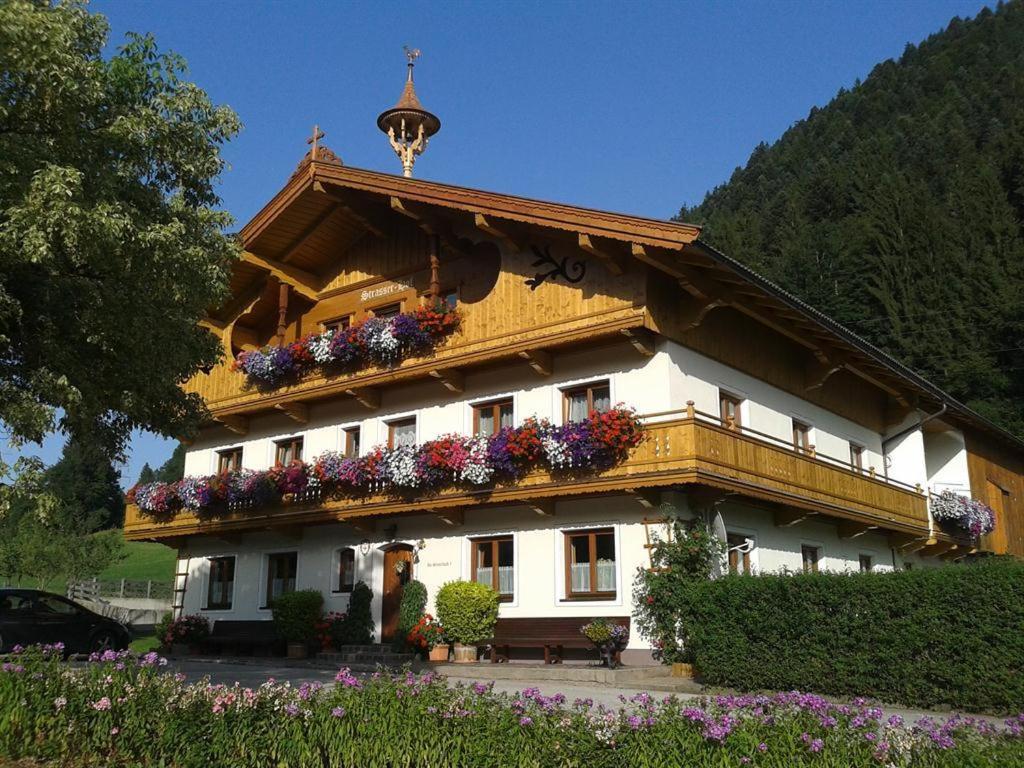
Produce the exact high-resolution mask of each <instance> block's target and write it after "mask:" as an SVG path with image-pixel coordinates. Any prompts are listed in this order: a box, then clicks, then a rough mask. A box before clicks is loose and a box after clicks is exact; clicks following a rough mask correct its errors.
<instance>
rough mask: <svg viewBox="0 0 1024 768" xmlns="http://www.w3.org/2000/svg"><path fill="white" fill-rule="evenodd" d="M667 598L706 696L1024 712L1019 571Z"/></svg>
mask: <svg viewBox="0 0 1024 768" xmlns="http://www.w3.org/2000/svg"><path fill="white" fill-rule="evenodd" d="M666 594H668V593H666ZM671 596H672V599H673V600H675V601H676V603H675V605H674V611H675V613H676V615H677V616H678V619H679V623H680V626H681V627H682V635H683V637H682V641H683V643H684V645H686V646H687V647H688V648H689V650H690V651H691V652H692V655H693V660H694V662H695V663H696V665H697V668H698V669H699V671H700V674H701V675H702V677H703V679H704V682H706V683H709V684H712V685H722V686H729V687H733V688H739V689H742V690H761V689H767V690H792V689H800V690H814V691H818V692H820V693H830V694H852V695H857V696H873V697H877V698H880V699H883V700H886V701H896V702H901V703H904V704H912V705H916V706H934V705H940V704H945V705H949V706H953V707H957V708H962V709H966V710H968V711H974V712H982V711H986V712H1006V711H1014V712H1016V711H1019V710H1021V709H1024V564H1022V563H1017V562H1013V561H1006V560H1001V559H1000V560H992V561H987V562H978V563H975V564H972V565H959V566H947V567H944V568H937V569H930V570H929V569H922V570H915V571H900V572H895V573H867V574H837V573H821V574H807V575H803V574H800V575H768V576H732V577H727V578H723V579H720V580H717V581H686V582H685V583H683V584H681V585H680V586H679V588H678V589H677V590H675V591H673V592H672V593H671Z"/></svg>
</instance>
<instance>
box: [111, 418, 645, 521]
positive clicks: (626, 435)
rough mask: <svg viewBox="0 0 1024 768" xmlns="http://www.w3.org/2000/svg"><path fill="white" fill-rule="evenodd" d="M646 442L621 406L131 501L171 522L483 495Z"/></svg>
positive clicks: (164, 489)
mask: <svg viewBox="0 0 1024 768" xmlns="http://www.w3.org/2000/svg"><path fill="white" fill-rule="evenodd" d="M642 439H643V426H642V425H641V423H640V420H639V418H638V417H637V415H636V413H635V412H634V411H633V410H632V409H628V408H625V407H623V406H622V405H618V406H616V407H615V408H613V409H611V410H609V411H606V412H603V413H598V412H593V413H591V414H590V415H589V417H588V418H586V419H584V420H582V421H574V422H569V423H567V424H563V425H561V426H555V425H553V424H551V423H550V422H548V421H547V420H543V419H541V420H538V419H526V421H525V422H524V423H523V424H522V425H521V426H518V427H505V428H504V429H501V430H499V431H498V432H496V433H495V434H493V435H491V436H489V437H484V436H476V437H466V436H464V435H443V436H441V437H439V438H437V439H436V440H430V441H428V442H426V443H423V444H421V445H418V446H399V447H395V448H387V447H384V446H377V447H376V448H374V449H373V450H371V451H370V452H369V453H368V454H366V455H364V456H358V457H345V456H343V455H341V454H339V453H336V452H331V451H329V452H327V453H324V454H321V455H320V456H319V457H317V458H316V459H315V460H314V461H313V462H310V463H304V462H294V463H292V464H290V465H288V466H282V467H273V468H271V469H268V470H265V471H254V470H247V469H243V470H240V471H235V472H226V473H223V474H220V475H209V476H205V477H186V478H184V479H182V480H179V481H178V482H176V483H160V482H157V483H146V484H142V485H138V486H136V487H134V488H132V489H131V490H130V491H129V492H128V501H129V503H134V504H136V505H137V506H138V507H139V509H140V510H141V511H142V512H143V513H144V514H147V515H149V516H151V517H155V518H158V519H166V518H169V517H171V516H173V515H174V514H175V513H176V512H177V511H178V510H181V509H189V510H192V511H194V512H196V513H197V514H199V515H214V514H217V513H218V512H223V511H226V510H227V509H228V507H229V506H231V505H238V506H249V507H255V506H261V505H265V504H271V503H275V502H277V501H279V500H280V499H281V498H282V497H283V496H286V495H289V494H302V493H305V492H306V491H309V490H313V489H315V490H317V491H319V492H320V493H322V494H323V495H326V496H336V497H345V496H348V497H362V496H367V495H369V494H372V493H388V494H392V495H397V496H405V495H408V494H410V493H416V494H425V493H431V492H437V491H439V490H441V489H443V488H445V487H453V486H468V487H474V488H479V487H481V486H487V485H489V484H492V483H501V482H514V481H516V480H517V479H519V478H520V477H522V476H523V475H524V474H526V473H527V472H528V471H530V470H531V469H534V468H540V467H545V468H547V469H549V470H551V471H553V472H572V471H587V472H593V471H601V470H604V469H608V468H610V467H612V466H615V465H616V464H618V463H620V462H622V461H623V460H625V459H626V457H627V456H628V454H629V451H630V449H631V448H634V447H635V446H636V445H638V444H639V443H640V441H641V440H642Z"/></svg>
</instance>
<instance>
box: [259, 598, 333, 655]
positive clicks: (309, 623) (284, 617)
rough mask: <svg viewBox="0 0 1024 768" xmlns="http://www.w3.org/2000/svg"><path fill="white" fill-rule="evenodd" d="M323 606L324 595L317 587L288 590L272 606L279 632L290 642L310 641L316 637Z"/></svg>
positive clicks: (275, 624)
mask: <svg viewBox="0 0 1024 768" xmlns="http://www.w3.org/2000/svg"><path fill="white" fill-rule="evenodd" d="M323 608H324V596H323V595H321V594H320V593H319V592H318V591H317V590H315V589H301V590H299V591H297V592H288V593H287V594H284V595H281V596H280V597H279V598H277V599H276V600H275V601H274V602H273V604H271V606H270V610H271V612H272V613H273V615H274V627H275V628H276V629H277V634H278V635H280V636H281V637H282V638H284V640H286V641H287V642H289V643H309V642H312V641H313V640H315V639H316V631H317V623H318V622H319V621H320V616H321V614H322V613H323Z"/></svg>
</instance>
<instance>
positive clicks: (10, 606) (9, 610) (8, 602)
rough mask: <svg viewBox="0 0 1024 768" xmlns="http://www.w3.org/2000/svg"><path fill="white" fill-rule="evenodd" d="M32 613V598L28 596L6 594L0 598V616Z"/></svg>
mask: <svg viewBox="0 0 1024 768" xmlns="http://www.w3.org/2000/svg"><path fill="white" fill-rule="evenodd" d="M31 611H32V598H31V597H29V596H28V595H18V594H7V595H4V596H3V597H0V616H6V615H10V614H14V613H23V614H24V613H29V612H31Z"/></svg>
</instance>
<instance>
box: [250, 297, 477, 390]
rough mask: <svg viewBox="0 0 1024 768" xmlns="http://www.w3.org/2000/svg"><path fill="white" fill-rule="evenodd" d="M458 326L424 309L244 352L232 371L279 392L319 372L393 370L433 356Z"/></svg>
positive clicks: (440, 312) (442, 311)
mask: <svg viewBox="0 0 1024 768" xmlns="http://www.w3.org/2000/svg"><path fill="white" fill-rule="evenodd" d="M458 327H459V314H458V312H456V311H455V310H453V309H449V308H448V307H447V306H445V305H437V306H434V307H419V308H418V309H416V310H414V311H413V312H406V313H403V314H400V315H395V316H394V317H388V318H382V317H371V318H368V319H367V320H364V321H362V322H359V323H353V324H352V325H350V326H349V327H348V328H342V329H338V330H329V331H325V332H323V333H318V334H313V335H310V336H306V337H305V338H302V339H300V340H298V341H295V342H293V343H291V344H283V345H281V346H267V347H263V348H262V349H257V350H253V351H251V352H242V353H241V354H239V355H238V357H237V358H236V360H235V362H234V365H233V368H234V370H236V371H241V372H242V373H244V374H245V376H246V378H247V380H248V382H249V383H250V384H251V385H253V386H256V387H262V388H269V387H276V386H279V385H281V384H284V383H286V382H288V381H292V380H295V379H297V378H300V377H301V376H304V375H306V374H308V373H310V372H312V371H314V370H318V369H319V370H324V371H330V370H348V371H352V370H357V369H359V368H363V367H365V366H367V365H372V364H376V365H381V366H394V365H398V363H400V362H402V360H403V359H405V358H407V357H413V356H416V355H425V354H428V353H429V352H431V351H432V350H433V349H434V348H435V347H436V346H437V345H438V344H439V343H440V342H441V341H442V340H443V339H445V338H446V337H447V336H449V335H451V334H452V333H454V332H455V331H456V330H457V329H458Z"/></svg>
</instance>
